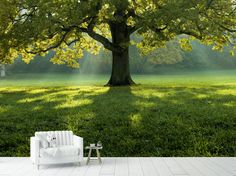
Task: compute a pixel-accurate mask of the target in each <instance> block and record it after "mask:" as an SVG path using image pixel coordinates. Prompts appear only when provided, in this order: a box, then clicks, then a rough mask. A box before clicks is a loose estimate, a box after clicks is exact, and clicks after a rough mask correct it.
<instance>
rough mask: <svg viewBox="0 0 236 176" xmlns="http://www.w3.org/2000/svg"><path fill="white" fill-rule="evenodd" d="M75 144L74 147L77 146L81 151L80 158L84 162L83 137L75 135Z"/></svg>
mask: <svg viewBox="0 0 236 176" xmlns="http://www.w3.org/2000/svg"><path fill="white" fill-rule="evenodd" d="M73 142H74V143H73V144H74V146H77V147H79V149H80V153H79V157H80V160H81V161H82V160H83V157H84V140H83V138H82V137H79V136H76V135H73Z"/></svg>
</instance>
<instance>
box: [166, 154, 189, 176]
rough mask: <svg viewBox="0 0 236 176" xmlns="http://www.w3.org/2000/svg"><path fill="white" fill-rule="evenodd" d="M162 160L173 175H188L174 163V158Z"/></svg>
mask: <svg viewBox="0 0 236 176" xmlns="http://www.w3.org/2000/svg"><path fill="white" fill-rule="evenodd" d="M163 160H164V161H165V163H166V165H167V166H168V168H169V169H170V171H171V172H172V174H173V175H186V176H187V175H188V173H187V172H186V171H185V170H184V169H183V167H182V166H180V165H179V164H178V163H177V162H176V161H175V159H174V158H163Z"/></svg>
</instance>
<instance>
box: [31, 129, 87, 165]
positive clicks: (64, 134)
mask: <svg viewBox="0 0 236 176" xmlns="http://www.w3.org/2000/svg"><path fill="white" fill-rule="evenodd" d="M48 135H54V136H55V138H56V146H55V147H45V145H44V142H45V141H47V136H48ZM30 159H31V161H32V162H33V163H34V164H35V165H36V166H37V168H39V166H40V165H45V164H59V163H76V162H78V163H79V164H80V162H81V161H82V160H83V138H81V137H79V136H76V135H73V132H72V131H47V132H36V133H35V136H34V137H31V138H30Z"/></svg>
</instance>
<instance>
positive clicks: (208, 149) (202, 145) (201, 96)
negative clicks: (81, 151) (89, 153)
mask: <svg viewBox="0 0 236 176" xmlns="http://www.w3.org/2000/svg"><path fill="white" fill-rule="evenodd" d="M140 78H141V79H140V80H142V79H143V78H147V77H142V76H140ZM149 78H150V77H149ZM208 78H209V77H208ZM218 78H219V77H218ZM165 79H167V80H168V79H169V82H168V81H167V84H156V83H155V82H152V85H150V83H149V84H144V85H139V86H134V87H131V88H129V87H119V88H116V87H115V88H109V87H103V86H58V87H51V86H49V87H38V86H33V87H29V86H27V87H26V86H23V87H18V86H8V87H6V86H2V88H0V121H1V122H0V156H28V155H29V137H30V136H33V135H34V132H35V131H41V130H65V129H69V130H73V131H74V133H76V134H78V135H80V136H82V137H84V140H85V145H88V144H89V143H94V142H97V141H98V140H101V141H102V143H103V145H104V149H103V150H102V155H103V156H236V148H235V147H236V127H235V126H236V108H235V107H236V85H235V82H234V81H225V79H222V80H218V81H214V84H212V79H211V80H209V82H208V83H207V82H204V81H203V82H202V81H201V80H202V79H201V77H200V76H199V79H196V78H195V79H194V82H191V81H186V79H182V78H181V76H180V77H178V76H174V78H173V76H170V77H169V78H167V77H166V78H165ZM176 79H177V80H179V81H180V80H181V79H182V83H181V84H180V83H176V82H175V81H176ZM234 79H235V78H233V77H232V79H231V80H234ZM153 80H154V81H155V79H153ZM189 80H191V78H189ZM204 80H207V79H206V77H205V78H204ZM146 81H147V80H146ZM29 82H30V81H29ZM144 82H145V81H144ZM177 82H178V81H177ZM12 83H13V82H12ZM46 85H47V84H46V83H45V84H44V86H46ZM49 85H50V84H49Z"/></svg>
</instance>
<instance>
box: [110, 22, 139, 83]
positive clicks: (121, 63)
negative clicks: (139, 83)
mask: <svg viewBox="0 0 236 176" xmlns="http://www.w3.org/2000/svg"><path fill="white" fill-rule="evenodd" d="M110 29H111V34H112V42H113V43H114V44H115V45H117V46H119V47H121V48H122V49H120V50H119V51H112V72H111V77H110V80H109V82H108V83H107V85H108V86H129V85H132V84H135V83H134V82H133V80H132V78H131V75H130V67H129V44H130V36H129V35H130V34H129V32H128V27H127V25H126V24H125V23H118V24H117V23H115V24H114V23H113V24H110Z"/></svg>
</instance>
